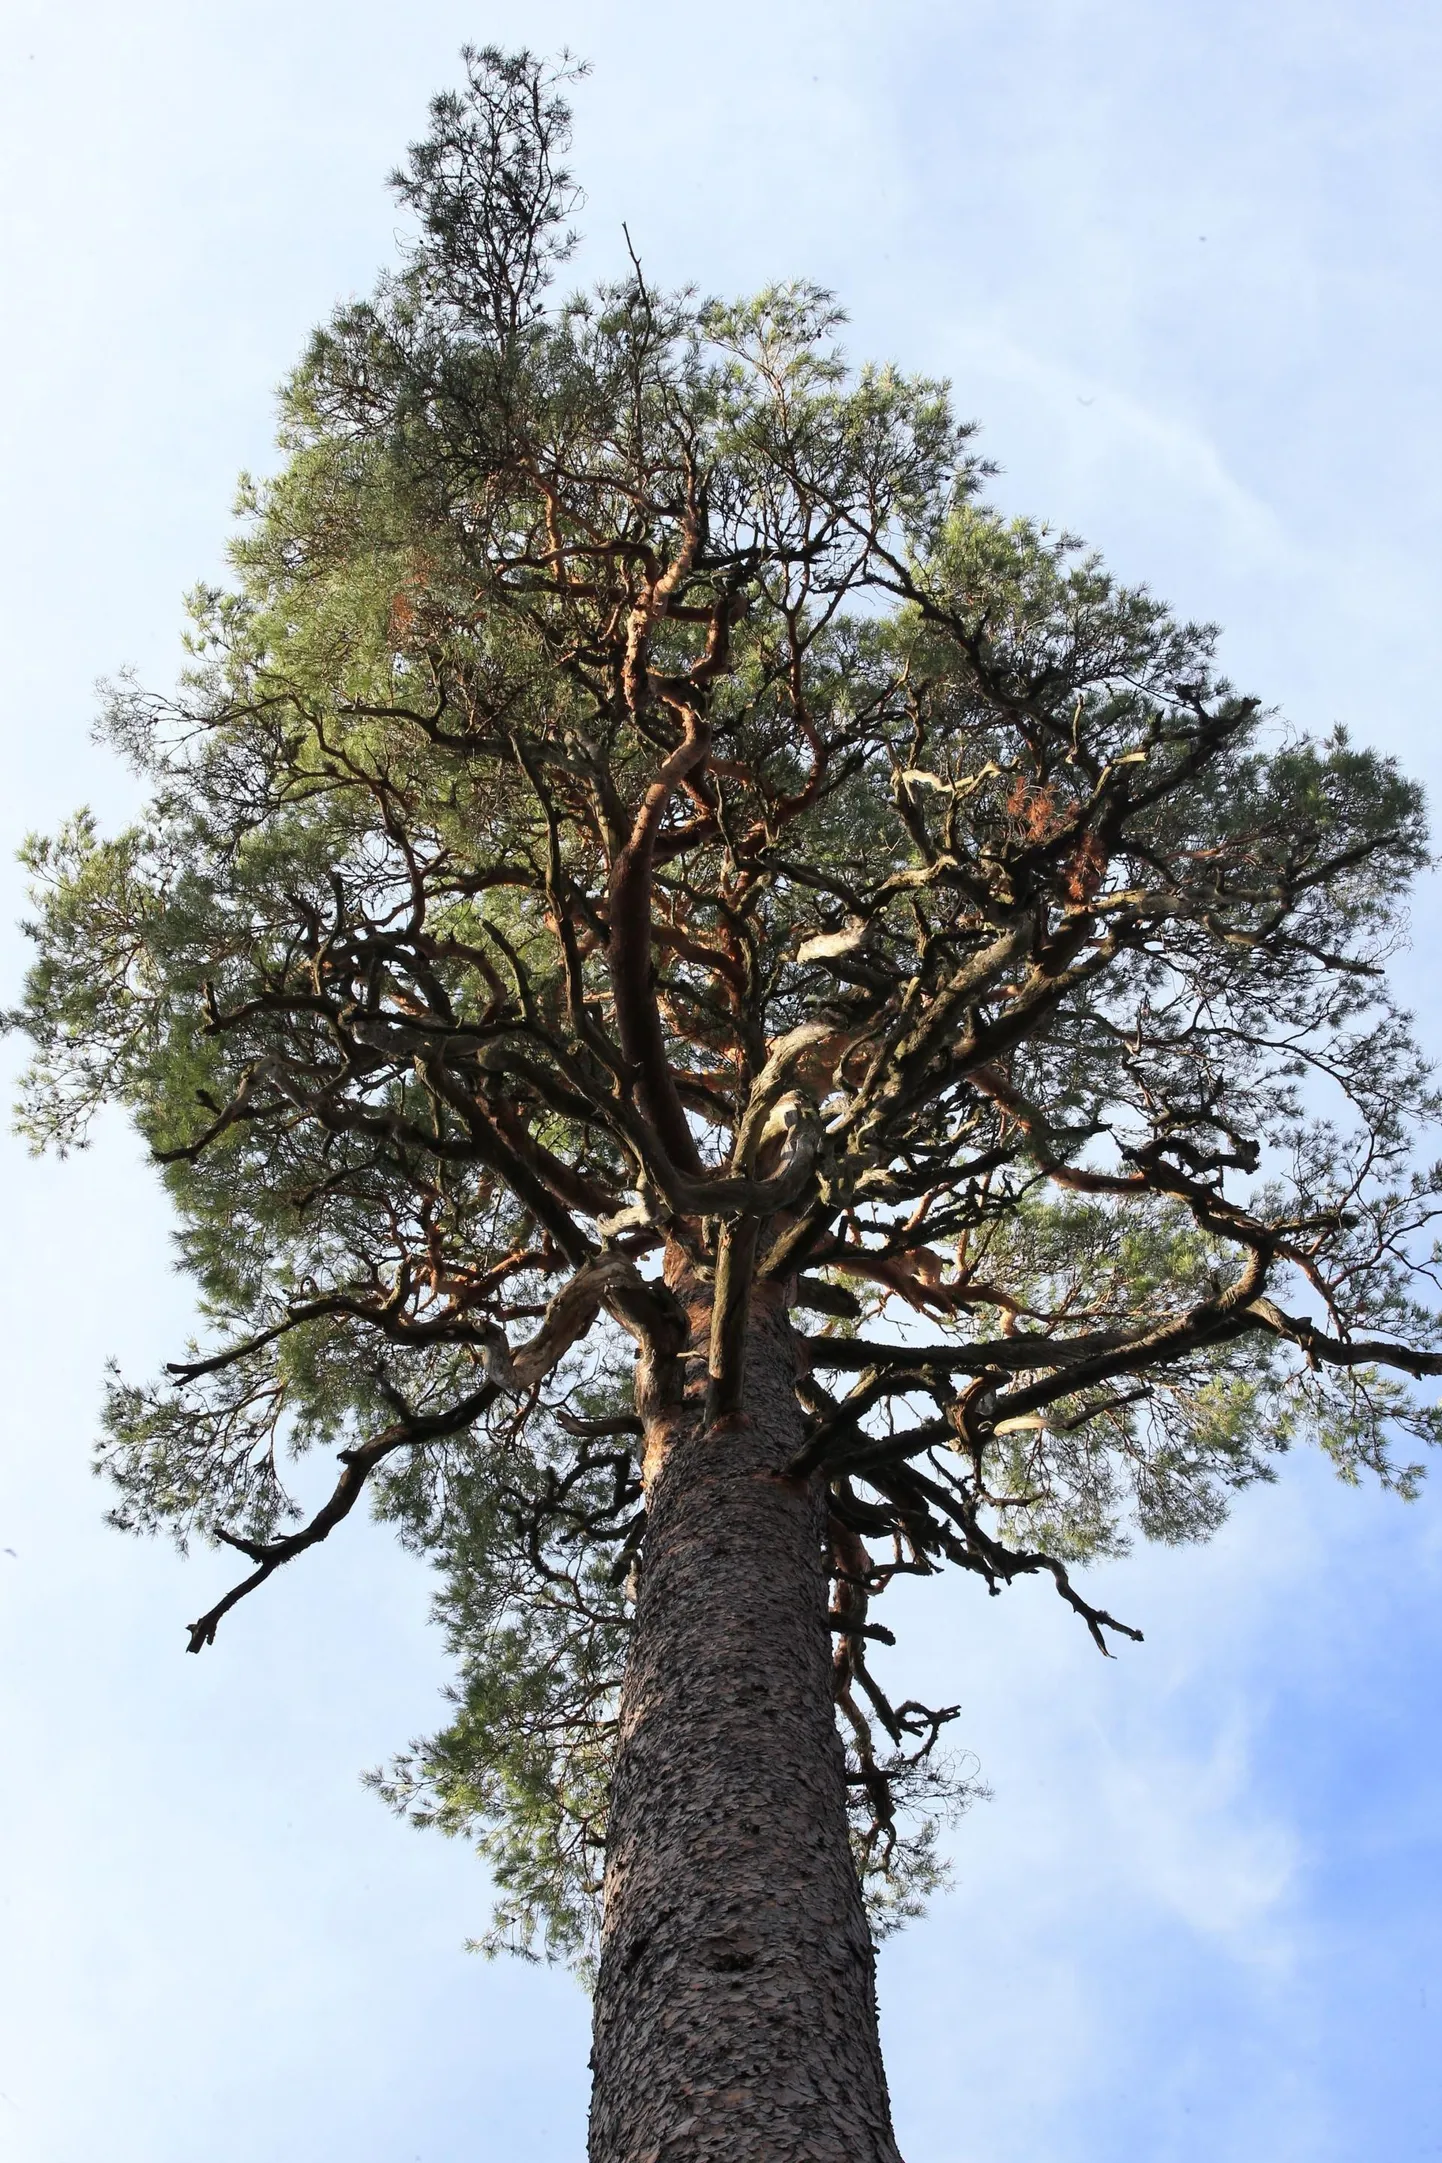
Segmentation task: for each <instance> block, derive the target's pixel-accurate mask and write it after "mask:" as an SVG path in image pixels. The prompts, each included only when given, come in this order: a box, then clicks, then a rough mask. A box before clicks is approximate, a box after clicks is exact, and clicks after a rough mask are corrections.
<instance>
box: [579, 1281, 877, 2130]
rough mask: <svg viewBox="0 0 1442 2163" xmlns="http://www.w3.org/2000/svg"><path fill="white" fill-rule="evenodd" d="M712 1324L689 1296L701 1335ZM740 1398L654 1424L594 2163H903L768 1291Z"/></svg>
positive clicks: (817, 1532)
mask: <svg viewBox="0 0 1442 2163" xmlns="http://www.w3.org/2000/svg"><path fill="white" fill-rule="evenodd" d="M708 1325H709V1317H708V1316H706V1315H705V1314H704V1312H701V1311H698V1310H697V1309H694V1308H693V1343H698V1344H700V1345H704V1344H705V1342H706V1333H707V1328H708ZM746 1350H747V1360H746V1381H745V1392H744V1409H743V1411H742V1412H741V1414H740V1415H738V1416H734V1417H731V1418H728V1419H724V1420H720V1421H718V1422H716V1423H714V1424H712V1425H709V1426H708V1425H707V1424H706V1423H705V1420H704V1415H703V1414H702V1412H701V1410H700V1408H699V1406H695V1405H693V1404H691V1403H689V1402H688V1404H687V1405H686V1407H685V1408H684V1409H683V1410H682V1412H681V1414H680V1416H679V1417H678V1418H677V1419H676V1420H675V1421H674V1422H672V1423H669V1424H668V1425H667V1426H666V1427H665V1428H664V1430H660V1429H658V1430H657V1431H655V1432H653V1433H652V1434H651V1435H650V1436H648V1451H647V1455H648V1460H649V1472H650V1496H649V1511H650V1516H649V1523H648V1527H647V1535H646V1548H645V1561H644V1568H643V1571H642V1576H641V1583H640V1593H639V1601H638V1607H637V1616H636V1632H635V1640H634V1647H633V1651H632V1656H631V1662H630V1666H629V1669H628V1672H627V1677H626V1685H625V1692H624V1697H623V1703H622V1718H621V1746H620V1756H619V1762H618V1765H617V1770H616V1778H615V1786H614V1790H613V1796H612V1804H611V1815H610V1843H609V1852H608V1857H607V1872H606V1906H605V1932H604V1940H603V1948H602V1958H601V1968H600V1976H599V1980H598V1986H597V1993H596V2016H595V2048H594V2056H593V2067H594V2072H595V2088H594V2095H593V2103H592V2112H591V2142H590V2157H591V2163H681V2159H682V2158H685V2159H687V2163H693V2159H694V2163H702V2159H704V2163H733V2159H734V2163H763V2159H764V2163H790V2159H792V2158H807V2159H817V2163H900V2159H899V2155H898V2151H897V2147H896V2143H895V2141H894V2139H893V2137H892V2131H891V2119H890V2111H889V2107H888V2102H887V2094H886V2080H885V2075H884V2073H883V2071H882V2064H881V2050H880V2044H879V2041H878V2036H877V2021H876V1990H875V1962H874V1955H873V1951H872V1945H871V1938H870V1933H869V1931H868V1928H867V1924H866V1918H865V1914H864V1912H863V1909H862V1903H861V1892H860V1887H859V1885H858V1883H857V1878H856V1872H855V1868H854V1866H853V1863H852V1859H851V1850H850V1845H849V1841H848V1836H847V1820H846V1789H845V1773H844V1763H843V1754H842V1746H841V1741H840V1738H839V1736H838V1734H837V1731H836V1722H835V1715H834V1710H833V1701H832V1682H831V1647H830V1632H829V1628H828V1624H827V1614H826V1607H827V1579H826V1571H825V1563H824V1557H823V1539H824V1531H825V1488H824V1484H823V1483H821V1482H820V1481H817V1480H814V1479H813V1480H796V1479H790V1478H787V1477H785V1476H784V1475H783V1473H782V1470H781V1468H782V1467H783V1466H784V1465H785V1464H786V1463H787V1461H788V1459H789V1458H790V1457H792V1456H794V1455H795V1453H796V1450H797V1448H798V1445H799V1443H800V1440H801V1433H802V1428H801V1414H800V1411H799V1408H798V1406H797V1403H796V1397H795V1393H794V1386H793V1377H794V1371H795V1369H794V1360H795V1352H794V1346H793V1340H792V1336H791V1331H790V1327H789V1325H788V1323H787V1321H786V1319H785V1316H784V1313H782V1312H781V1311H780V1309H779V1307H777V1306H773V1305H771V1304H770V1303H769V1302H768V1303H766V1304H761V1303H760V1302H759V1301H758V1304H757V1306H756V1308H755V1309H754V1310H753V1313H752V1316H751V1322H750V1327H749V1330H748V1341H747V1347H746Z"/></svg>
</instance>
